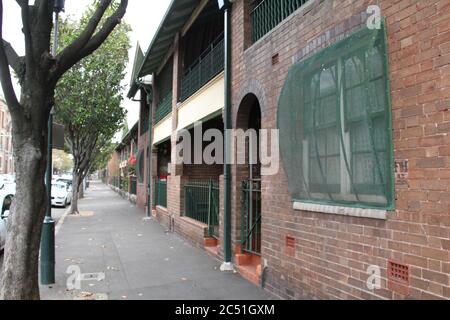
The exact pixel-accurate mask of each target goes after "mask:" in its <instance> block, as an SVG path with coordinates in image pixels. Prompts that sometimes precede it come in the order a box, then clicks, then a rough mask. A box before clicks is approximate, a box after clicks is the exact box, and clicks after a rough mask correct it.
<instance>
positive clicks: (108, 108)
mask: <svg viewBox="0 0 450 320" xmlns="http://www.w3.org/2000/svg"><path fill="white" fill-rule="evenodd" d="M94 10H95V7H94V6H91V7H89V8H88V9H87V10H86V12H85V14H84V15H83V17H82V19H81V21H80V22H74V21H71V20H70V19H66V20H65V21H63V23H62V24H61V33H60V42H61V44H63V45H66V44H69V43H71V42H73V40H74V39H76V38H77V37H78V36H79V30H83V29H84V28H85V24H86V23H88V21H89V20H88V17H90V16H92V12H93V11H94ZM109 10H112V9H109ZM130 30H131V29H130V27H129V25H127V24H126V23H122V24H120V25H119V26H118V27H117V28H116V29H115V30H114V31H113V32H112V34H111V36H110V37H109V38H108V39H107V40H106V41H105V42H104V43H103V44H102V45H101V46H100V47H99V48H98V49H97V51H96V52H95V53H93V54H92V55H90V56H89V57H87V58H85V59H83V60H81V61H80V62H78V63H77V64H75V65H74V67H73V68H72V69H71V70H69V71H68V72H66V74H65V75H64V76H63V77H62V78H61V80H60V81H59V83H58V86H57V87H56V93H55V102H56V119H57V121H58V122H61V123H62V124H64V126H65V128H66V133H67V134H66V143H67V145H68V147H69V149H70V151H71V152H72V155H73V157H74V182H75V179H76V182H77V184H78V185H80V184H81V182H82V180H83V179H84V178H85V176H86V175H87V174H88V173H89V171H90V170H91V168H92V166H93V165H94V163H95V160H96V158H97V157H99V158H102V152H104V150H105V148H106V147H107V146H108V145H109V144H110V141H111V139H112V138H113V136H114V135H115V134H116V132H117V131H118V130H119V129H120V128H121V127H122V126H123V122H124V120H125V116H126V111H125V109H124V108H123V107H122V105H121V103H122V99H123V98H122V94H123V89H124V87H123V86H122V81H123V79H124V77H125V70H126V66H127V63H128V50H129V48H130V40H129V37H128V33H129V31H130ZM74 186H76V184H75V183H74ZM74 189H76V188H74ZM76 197H77V190H74V206H73V207H72V210H73V211H74V212H76V211H77V208H76V200H77V199H76Z"/></svg>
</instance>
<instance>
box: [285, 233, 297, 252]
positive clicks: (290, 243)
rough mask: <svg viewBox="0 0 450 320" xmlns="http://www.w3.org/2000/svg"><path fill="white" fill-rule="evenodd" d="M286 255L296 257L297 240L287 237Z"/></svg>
mask: <svg viewBox="0 0 450 320" xmlns="http://www.w3.org/2000/svg"><path fill="white" fill-rule="evenodd" d="M286 255H288V256H291V257H293V256H294V255H295V238H294V237H291V236H286Z"/></svg>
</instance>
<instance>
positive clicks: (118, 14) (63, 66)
mask: <svg viewBox="0 0 450 320" xmlns="http://www.w3.org/2000/svg"><path fill="white" fill-rule="evenodd" d="M110 2H111V1H109V0H103V1H102V2H101V4H103V5H104V4H105V3H108V4H109V3H110ZM127 6H128V0H120V4H119V6H118V8H117V9H116V11H115V12H114V13H113V14H112V15H111V16H110V17H108V19H106V21H105V23H104V24H103V26H102V27H101V29H100V30H99V31H98V32H97V33H96V34H95V35H92V34H90V37H89V39H88V41H86V39H85V37H86V36H88V35H89V33H90V30H91V29H92V28H93V29H94V31H95V30H96V28H97V26H98V22H97V24H96V17H95V14H94V17H93V18H91V20H90V21H89V23H88V26H87V30H88V31H86V30H85V31H83V34H84V33H85V32H86V33H85V34H84V35H83V34H82V35H83V38H82V39H81V40H80V41H78V39H77V40H75V42H76V45H77V46H79V45H80V44H84V45H83V46H82V47H81V48H79V50H76V51H74V50H73V49H71V50H68V51H66V50H63V52H61V54H59V55H58V56H57V57H56V60H57V65H56V68H55V69H54V71H53V72H52V76H51V80H52V81H53V82H57V81H58V79H59V78H60V77H61V76H62V75H63V74H64V73H65V72H66V71H67V70H69V69H70V68H71V67H72V66H73V65H74V64H76V63H77V62H78V61H80V60H81V59H83V58H85V57H86V56H88V55H89V54H91V53H92V52H94V51H95V50H97V49H98V47H100V46H101V44H102V43H103V42H104V41H105V40H106V38H108V36H109V35H110V34H111V32H112V31H113V30H114V28H115V27H116V26H117V25H118V24H119V23H120V22H121V20H122V18H123V16H124V15H125V12H126V9H127ZM104 11H105V10H103V14H104ZM99 12H101V9H97V11H96V13H99ZM103 14H102V16H103ZM91 24H92V25H91ZM94 27H95V28H94ZM80 37H81V36H80ZM72 44H73V43H72ZM72 44H71V45H69V47H70V46H72ZM66 49H67V48H66Z"/></svg>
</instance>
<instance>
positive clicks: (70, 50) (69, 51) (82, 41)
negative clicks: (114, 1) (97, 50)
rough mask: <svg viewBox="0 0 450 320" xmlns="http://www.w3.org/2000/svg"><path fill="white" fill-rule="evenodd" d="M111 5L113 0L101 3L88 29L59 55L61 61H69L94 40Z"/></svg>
mask: <svg viewBox="0 0 450 320" xmlns="http://www.w3.org/2000/svg"><path fill="white" fill-rule="evenodd" d="M110 4H111V0H103V1H101V3H100V5H99V6H98V8H97V10H95V12H94V14H93V16H92V17H91V19H90V20H89V23H88V24H87V26H86V28H84V30H83V32H82V33H81V34H80V35H79V36H78V38H77V39H75V40H74V41H73V42H72V43H71V44H70V45H68V46H67V47H66V48H65V49H64V50H63V51H62V52H61V54H60V55H59V57H60V59H61V60H67V59H69V58H70V57H71V56H73V55H75V54H76V53H77V52H78V51H79V50H81V49H82V48H83V47H84V46H85V45H86V44H87V43H88V41H89V40H90V39H91V38H92V35H93V34H94V32H95V30H97V26H98V24H99V23H100V21H101V19H102V17H103V15H104V14H105V11H106V9H107V8H108V6H109V5H110Z"/></svg>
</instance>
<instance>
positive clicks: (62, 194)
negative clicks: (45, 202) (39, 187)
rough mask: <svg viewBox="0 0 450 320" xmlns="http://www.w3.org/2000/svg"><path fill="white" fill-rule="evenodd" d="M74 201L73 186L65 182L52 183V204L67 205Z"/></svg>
mask: <svg viewBox="0 0 450 320" xmlns="http://www.w3.org/2000/svg"><path fill="white" fill-rule="evenodd" d="M71 203H72V187H71V186H69V185H68V184H67V183H64V182H53V183H52V206H57V207H64V208H65V207H67V205H69V204H71Z"/></svg>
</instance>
